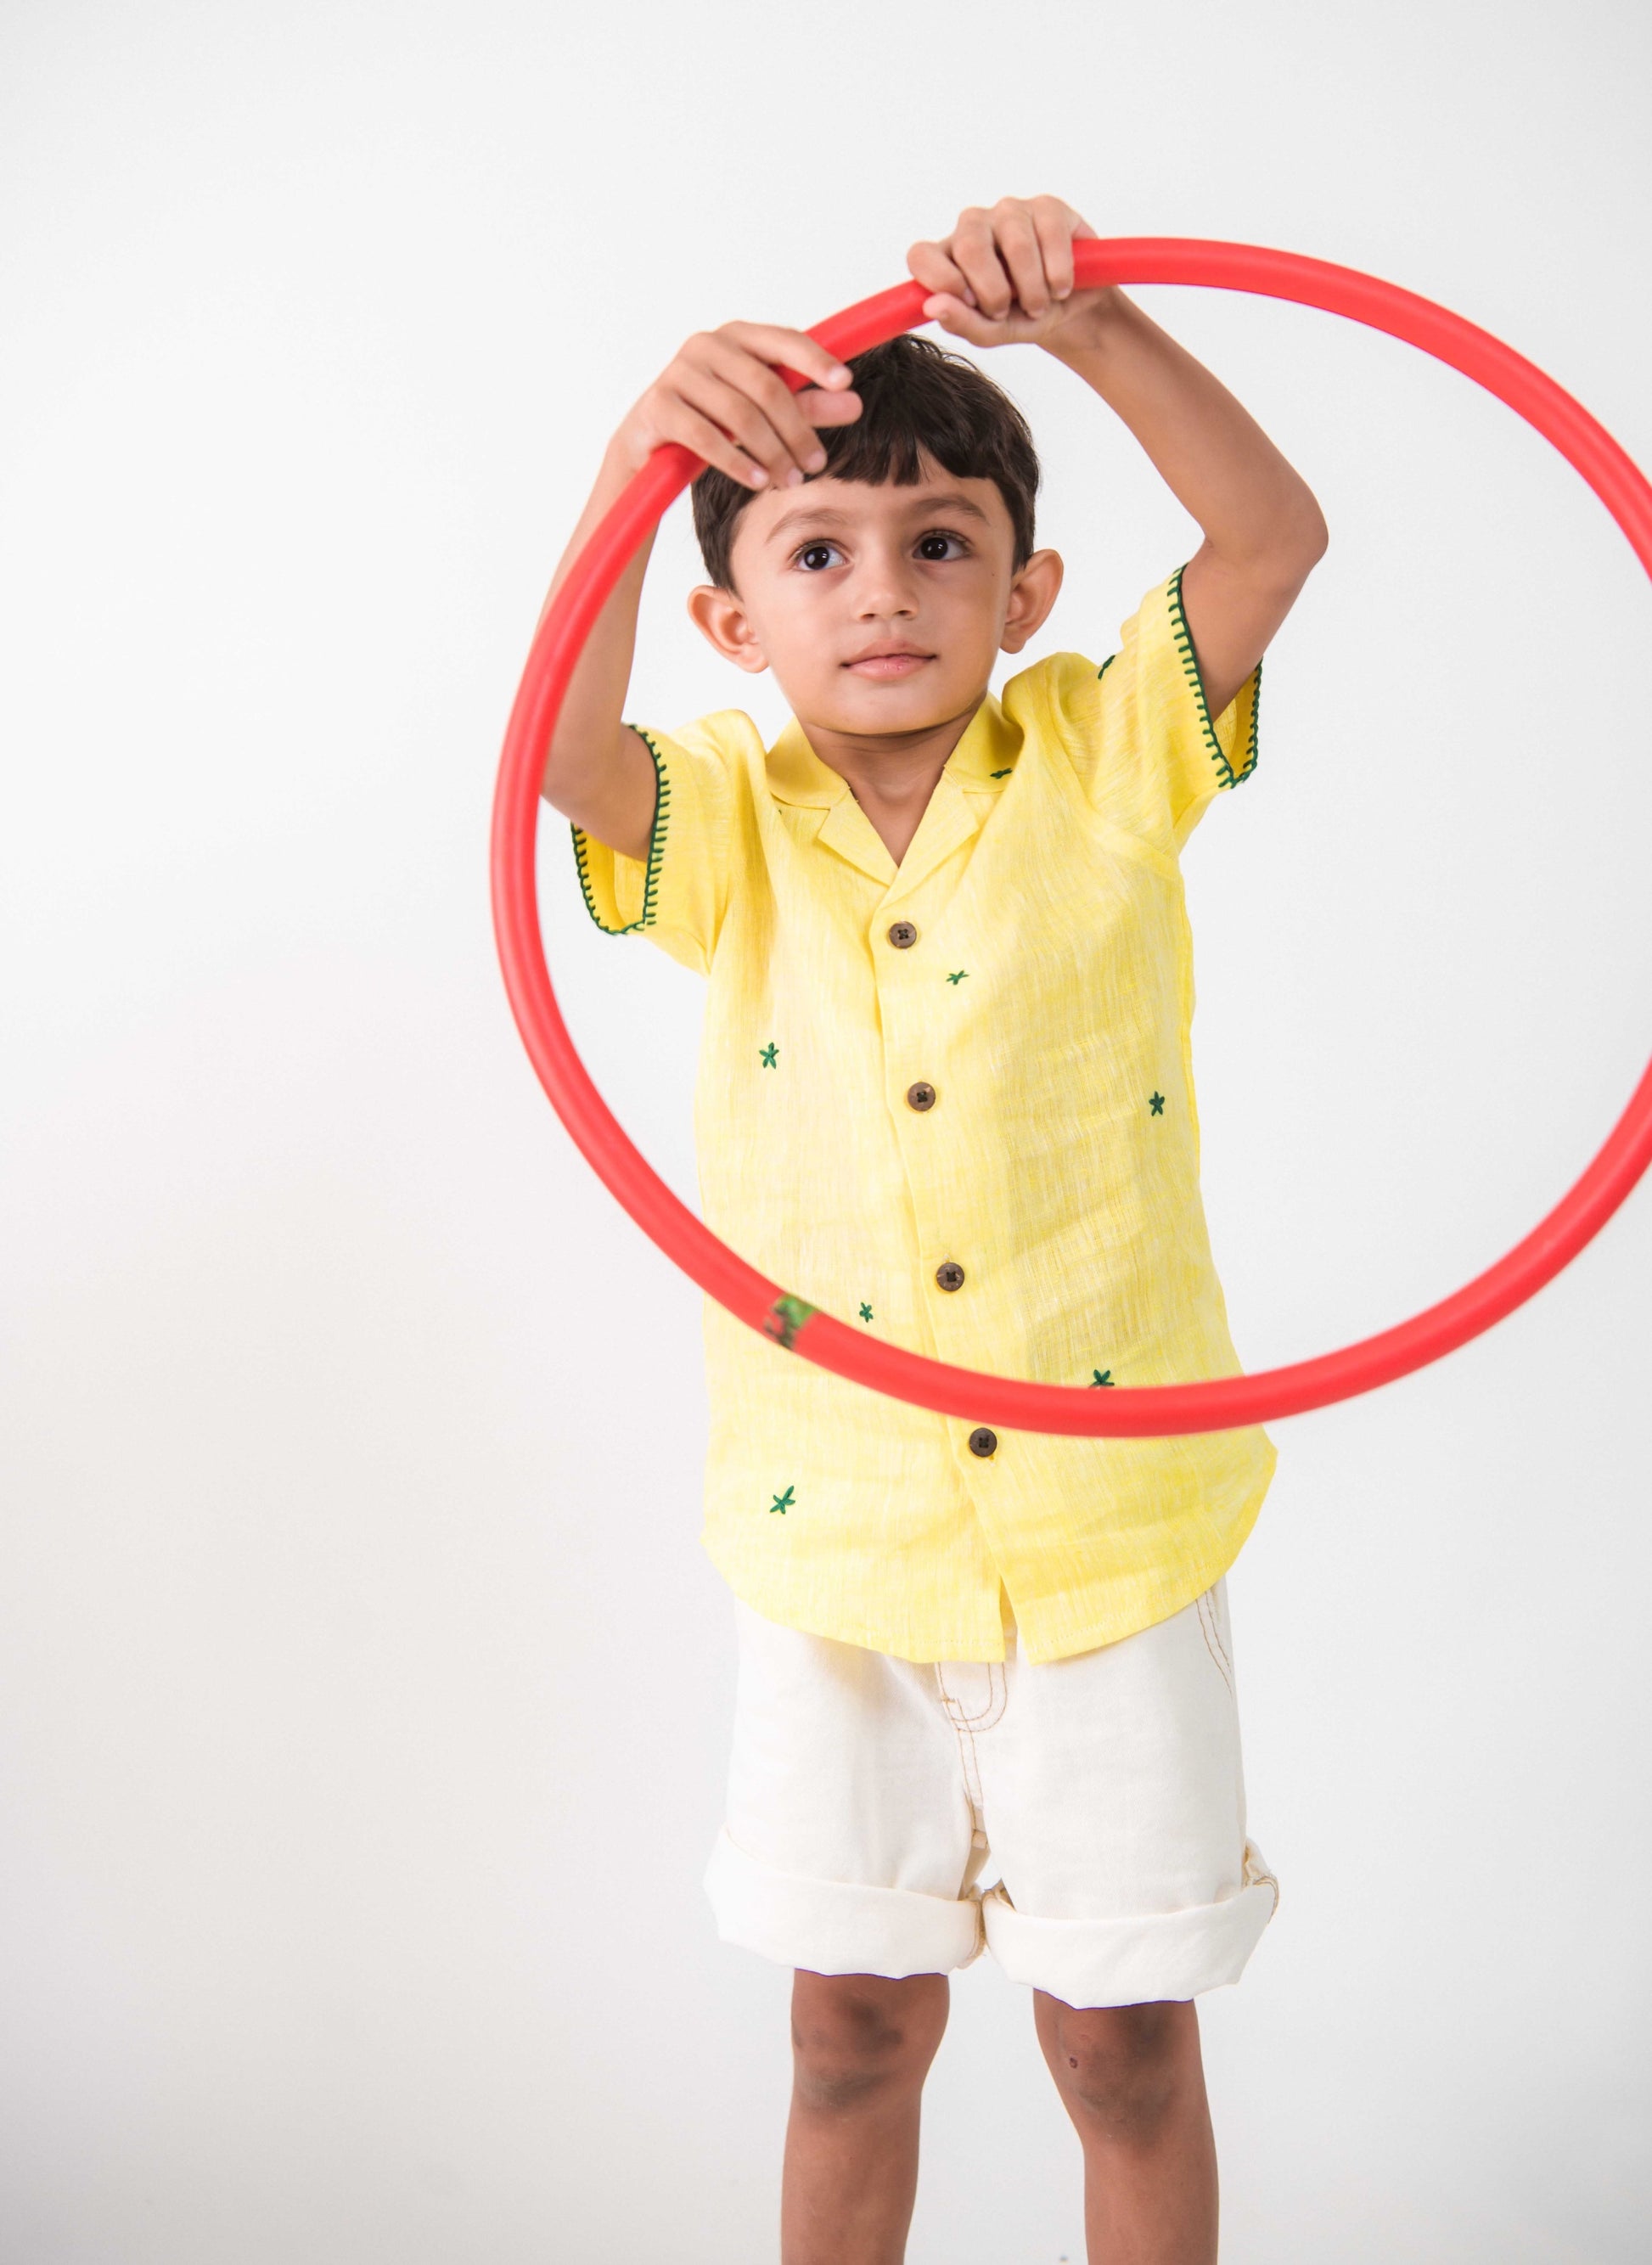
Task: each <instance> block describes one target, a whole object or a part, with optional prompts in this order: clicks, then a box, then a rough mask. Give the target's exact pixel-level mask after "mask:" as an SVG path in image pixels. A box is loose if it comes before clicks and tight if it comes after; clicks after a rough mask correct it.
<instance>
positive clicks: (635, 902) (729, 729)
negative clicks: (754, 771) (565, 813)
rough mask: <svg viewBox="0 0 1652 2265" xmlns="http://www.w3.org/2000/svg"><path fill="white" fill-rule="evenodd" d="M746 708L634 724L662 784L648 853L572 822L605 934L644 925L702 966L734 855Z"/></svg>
mask: <svg viewBox="0 0 1652 2265" xmlns="http://www.w3.org/2000/svg"><path fill="white" fill-rule="evenodd" d="M742 725H744V726H745V731H746V733H747V734H751V735H753V736H754V735H755V732H756V726H755V725H753V723H752V722H751V719H750V718H749V717H746V716H745V715H739V714H734V713H731V714H729V715H719V716H706V717H702V718H701V719H700V721H699V722H698V723H695V724H690V725H687V726H686V727H685V728H684V729H683V730H682V731H680V732H676V733H674V734H668V733H666V732H654V731H649V730H645V729H644V727H643V726H642V725H631V726H630V729H631V730H633V731H634V732H636V733H637V737H638V738H639V739H641V740H642V741H643V743H644V746H645V747H647V749H648V752H649V754H651V756H652V757H653V760H654V775H655V778H656V780H657V782H658V786H657V790H656V793H655V799H654V824H653V830H652V832H651V834H650V837H649V843H648V855H647V856H646V858H636V857H625V856H621V854H620V852H619V851H618V850H616V849H611V848H608V845H607V843H606V842H602V841H597V840H596V839H595V838H594V836H593V835H591V834H586V832H585V831H584V830H583V828H581V827H578V826H576V827H573V829H572V833H573V854H574V863H575V864H576V865H577V866H578V868H579V887H580V890H581V892H582V893H583V894H584V897H585V902H586V911H587V912H588V913H589V914H590V915H591V917H592V919H593V921H595V922H596V924H597V926H598V927H599V928H600V929H602V930H603V931H604V933H605V934H607V935H608V936H629V935H630V934H632V933H634V932H636V933H641V934H645V935H647V936H649V938H650V939H651V942H653V943H657V944H659V947H660V949H661V950H662V951H666V952H669V953H670V955H671V957H672V958H673V959H676V960H680V962H681V963H682V965H684V966H685V967H690V968H693V969H694V970H695V972H696V973H697V974H701V975H703V974H705V973H706V972H708V970H709V969H710V965H711V956H712V953H713V952H714V951H715V950H716V949H717V935H718V931H719V930H720V929H721V927H722V924H723V918H724V913H725V912H726V910H727V908H728V899H729V888H730V881H731V874H732V871H733V870H734V865H735V854H736V848H737V843H736V834H737V831H738V828H737V820H736V812H737V808H738V805H739V775H740V770H741V741H742V733H741V731H740V728H739V727H740V726H742Z"/></svg>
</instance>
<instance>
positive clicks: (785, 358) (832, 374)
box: [711, 323, 855, 388]
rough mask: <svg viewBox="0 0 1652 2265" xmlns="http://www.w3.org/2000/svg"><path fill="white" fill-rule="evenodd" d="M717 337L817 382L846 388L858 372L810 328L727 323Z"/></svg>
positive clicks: (761, 358) (763, 359)
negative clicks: (794, 328)
mask: <svg viewBox="0 0 1652 2265" xmlns="http://www.w3.org/2000/svg"><path fill="white" fill-rule="evenodd" d="M711 335H712V336H713V337H714V338H723V339H729V340H730V341H731V343H732V344H733V345H735V346H743V347H744V348H745V350H746V353H749V354H753V355H754V356H755V357H756V359H757V360H758V361H763V362H768V363H769V364H770V365H771V367H777V368H782V369H790V370H795V371H796V372H797V375H798V376H799V377H806V378H809V379H811V381H812V382H814V383H815V384H816V385H825V386H835V387H839V388H841V387H844V386H848V385H851V384H853V382H854V378H855V373H854V372H853V370H851V369H850V368H849V367H848V363H847V362H841V361H839V360H838V358H837V356H836V355H835V354H834V353H827V351H826V348H825V347H824V346H822V345H821V343H820V341H819V339H811V337H810V336H809V333H808V331H786V330H782V329H781V328H780V327H779V326H778V324H774V323H724V324H723V326H722V328H721V329H720V330H719V331H714V332H712V334H711Z"/></svg>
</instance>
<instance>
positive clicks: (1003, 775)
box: [993, 763, 1015, 778]
mask: <svg viewBox="0 0 1652 2265" xmlns="http://www.w3.org/2000/svg"><path fill="white" fill-rule="evenodd" d="M1014 769H1015V765H1014V763H1011V765H1010V766H1009V770H1007V771H994V772H993V777H994V778H1008V776H1009V771H1013V770H1014Z"/></svg>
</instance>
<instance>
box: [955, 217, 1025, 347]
mask: <svg viewBox="0 0 1652 2265" xmlns="http://www.w3.org/2000/svg"><path fill="white" fill-rule="evenodd" d="M950 249H951V253H952V258H953V259H954V261H955V263H956V264H957V267H958V269H959V271H960V273H962V275H963V277H964V281H965V282H966V283H967V284H968V285H969V288H970V290H971V291H972V294H973V295H974V298H975V302H976V304H977V305H978V306H979V308H980V310H981V312H982V313H983V314H984V315H990V316H992V317H993V319H994V320H995V321H1001V320H1002V319H1003V317H1005V316H1006V315H1007V314H1008V312H1009V310H1010V305H1011V302H1012V301H1013V300H1014V298H1015V289H1014V287H1013V286H1012V284H1011V282H1010V280H1009V277H1008V275H1007V274H1006V273H1005V272H1004V267H1003V263H1002V262H1001V259H999V256H998V246H997V244H996V242H995V241H994V239H993V223H992V220H991V217H990V215H987V214H986V213H984V212H981V211H979V209H978V208H975V207H973V206H972V208H970V210H969V211H968V212H966V213H964V214H963V215H961V217H960V218H959V221H958V224H957V228H956V229H954V230H953V231H952V240H951V245H950Z"/></svg>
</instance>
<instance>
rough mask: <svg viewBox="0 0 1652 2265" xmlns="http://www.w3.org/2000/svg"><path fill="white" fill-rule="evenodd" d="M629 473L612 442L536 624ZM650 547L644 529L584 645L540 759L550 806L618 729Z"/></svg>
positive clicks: (603, 755)
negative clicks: (547, 746) (640, 539)
mask: <svg viewBox="0 0 1652 2265" xmlns="http://www.w3.org/2000/svg"><path fill="white" fill-rule="evenodd" d="M635 470H637V466H636V465H635V464H634V463H632V462H631V461H630V456H629V455H626V454H624V453H623V452H622V450H621V448H619V446H618V444H617V442H616V443H615V444H612V445H610V447H609V448H608V453H607V455H605V456H604V457H603V460H602V468H601V470H600V472H599V473H598V475H597V479H596V484H595V485H594V487H593V489H592V491H591V495H590V499H589V501H588V502H587V503H586V507H585V510H584V511H583V512H582V513H581V514H580V516H579V524H578V525H577V526H576V527H575V528H574V531H573V534H572V535H571V537H570V539H569V543H568V547H567V549H566V550H564V552H563V554H562V557H561V558H560V559H559V560H558V562H557V571H556V572H555V573H554V574H553V575H552V576H551V579H550V587H549V590H548V591H547V592H546V593H545V604H544V606H542V607H541V608H540V615H539V617H540V620H541V621H543V619H544V617H545V610H546V608H547V607H549V604H550V601H551V600H552V598H554V597H555V596H556V594H557V591H558V590H559V589H560V588H561V586H562V585H563V583H564V582H565V581H566V579H568V576H569V573H570V572H571V570H572V567H573V563H574V561H575V559H576V558H578V557H579V553H580V552H581V551H582V550H584V548H585V546H586V543H588V542H589V540H590V538H591V536H592V535H593V533H594V532H595V530H596V528H597V527H598V526H599V525H600V523H601V521H602V520H603V519H605V518H606V517H607V515H608V512H609V511H610V510H611V509H612V508H613V506H614V505H615V503H616V502H617V501H618V500H619V498H620V496H621V495H622V493H623V492H624V489H625V487H626V485H627V484H628V482H629V481H630V478H631V476H632V474H633V473H634V472H635ZM653 547H654V531H653V530H652V529H650V531H649V534H648V535H647V537H646V539H645V540H644V543H642V545H641V547H640V548H639V550H637V556H636V557H634V558H633V559H632V560H631V561H630V564H629V565H628V566H627V567H626V569H625V572H623V574H622V575H621V577H620V579H619V580H618V582H617V583H616V584H615V586H614V589H613V590H612V591H611V593H610V594H609V596H608V602H607V604H606V605H605V606H604V607H603V608H602V611H601V613H600V615H598V616H597V620H596V623H595V625H594V627H593V630H592V631H591V634H590V636H589V637H587V638H586V643H585V649H584V651H583V652H581V654H580V656H579V664H578V666H576V668H575V670H574V673H573V677H572V680H571V682H570V684H569V687H568V691H567V696H566V697H565V698H564V701H563V703H562V710H561V712H560V714H559V715H558V716H557V728H556V731H555V732H554V733H553V735H552V738H551V743H550V747H549V750H548V751H547V754H546V758H545V770H544V778H543V787H542V790H543V791H544V792H545V793H546V794H547V795H549V796H550V797H551V798H552V799H553V800H558V799H560V795H561V792H562V791H563V790H565V787H566V785H567V783H568V780H569V776H570V774H571V773H572V772H574V771H576V770H578V769H579V768H582V767H583V768H589V767H590V766H591V765H592V764H593V762H596V763H600V762H602V761H605V760H606V759H607V757H608V753H609V751H610V750H611V749H612V747H614V744H615V739H616V737H617V735H618V733H619V731H620V729H621V725H622V717H623V713H624V707H625V696H626V692H627V690H628V689H629V688H630V681H631V662H632V659H633V657H634V655H635V652H636V645H637V609H638V607H639V606H640V604H641V601H642V594H643V582H644V576H645V575H646V573H647V571H648V560H649V556H650V554H651V551H652V550H653ZM553 790H556V791H553Z"/></svg>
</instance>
